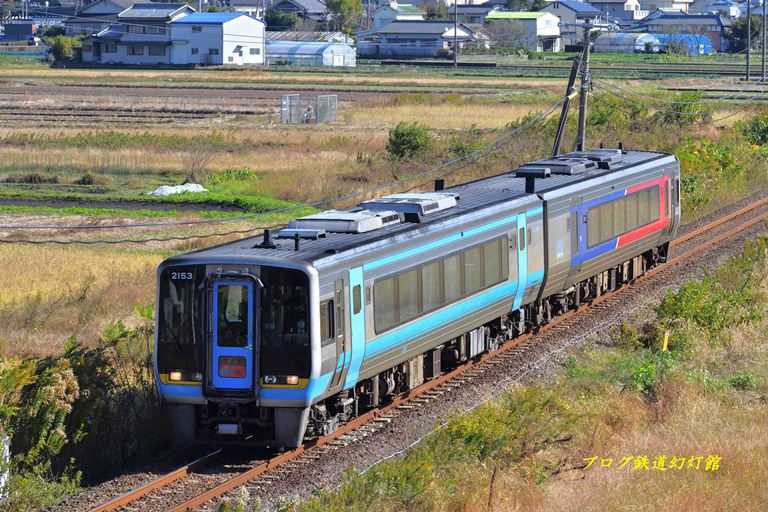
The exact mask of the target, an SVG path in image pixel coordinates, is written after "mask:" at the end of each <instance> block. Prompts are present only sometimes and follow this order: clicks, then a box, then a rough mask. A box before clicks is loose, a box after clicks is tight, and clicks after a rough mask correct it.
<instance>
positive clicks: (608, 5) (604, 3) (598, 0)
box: [589, 0, 649, 21]
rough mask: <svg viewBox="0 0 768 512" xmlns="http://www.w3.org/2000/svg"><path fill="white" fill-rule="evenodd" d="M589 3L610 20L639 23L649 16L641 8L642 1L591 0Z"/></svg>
mask: <svg viewBox="0 0 768 512" xmlns="http://www.w3.org/2000/svg"><path fill="white" fill-rule="evenodd" d="M589 3H590V4H592V6H593V7H595V8H596V9H598V10H600V12H602V13H603V15H605V16H606V17H607V18H610V19H617V20H625V21H637V20H641V19H643V18H645V17H646V16H648V14H649V12H648V11H647V10H643V9H641V8H640V0H591V1H590V2H589Z"/></svg>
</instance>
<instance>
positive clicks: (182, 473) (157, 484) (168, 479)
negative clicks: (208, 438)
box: [91, 448, 223, 512]
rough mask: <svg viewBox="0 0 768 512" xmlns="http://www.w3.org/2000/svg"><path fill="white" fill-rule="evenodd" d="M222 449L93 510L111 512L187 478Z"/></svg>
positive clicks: (94, 511) (209, 461)
mask: <svg viewBox="0 0 768 512" xmlns="http://www.w3.org/2000/svg"><path fill="white" fill-rule="evenodd" d="M222 451H223V448H219V449H217V450H215V451H212V452H211V453H209V454H207V455H203V456H202V457H200V458H198V459H196V460H194V461H192V462H190V463H189V464H185V465H184V466H182V467H180V468H178V469H176V470H174V471H171V472H170V473H166V474H165V475H163V476H161V477H160V478H157V479H155V480H152V481H151V482H148V483H146V484H144V485H142V486H141V487H138V488H136V489H133V490H131V491H128V492H127V493H125V494H122V495H120V496H118V497H116V498H114V499H112V500H110V501H108V502H106V503H104V504H102V505H99V506H97V507H95V508H92V509H91V512H109V511H110V510H117V509H119V508H122V507H124V506H126V505H130V504H131V503H133V502H134V501H136V500H138V499H139V498H142V497H144V496H146V495H147V494H149V493H151V492H152V491H154V490H157V489H161V488H163V487H166V486H167V485H169V484H171V483H173V482H175V481H176V480H181V479H182V478H186V477H187V476H189V475H190V474H191V473H192V472H193V471H196V470H199V469H200V468H202V467H204V466H207V465H208V464H210V463H211V461H212V460H213V459H214V458H216V457H217V456H219V455H220V454H221V453H222Z"/></svg>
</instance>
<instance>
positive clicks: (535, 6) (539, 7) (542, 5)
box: [531, 0, 549, 11]
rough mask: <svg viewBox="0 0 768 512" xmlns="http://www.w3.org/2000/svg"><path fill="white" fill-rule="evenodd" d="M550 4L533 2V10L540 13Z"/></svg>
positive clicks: (540, 1)
mask: <svg viewBox="0 0 768 512" xmlns="http://www.w3.org/2000/svg"><path fill="white" fill-rule="evenodd" d="M548 3H549V2H547V0H533V2H531V10H532V11H540V10H542V9H543V8H545V7H546V6H547V4H548Z"/></svg>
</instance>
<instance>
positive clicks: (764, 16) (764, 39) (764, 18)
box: [763, 0, 768, 82]
mask: <svg viewBox="0 0 768 512" xmlns="http://www.w3.org/2000/svg"><path fill="white" fill-rule="evenodd" d="M766 19H768V17H767V16H766V11H765V0H763V82H765V43H766V37H765V34H766V32H765V22H766Z"/></svg>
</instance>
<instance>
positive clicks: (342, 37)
mask: <svg viewBox="0 0 768 512" xmlns="http://www.w3.org/2000/svg"><path fill="white" fill-rule="evenodd" d="M267 41H297V42H303V43H312V42H318V43H345V44H349V45H351V44H353V43H354V40H353V39H352V38H351V37H350V36H348V35H347V34H345V33H344V32H312V31H308V30H307V31H281V32H271V31H269V30H268V31H267Z"/></svg>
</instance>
